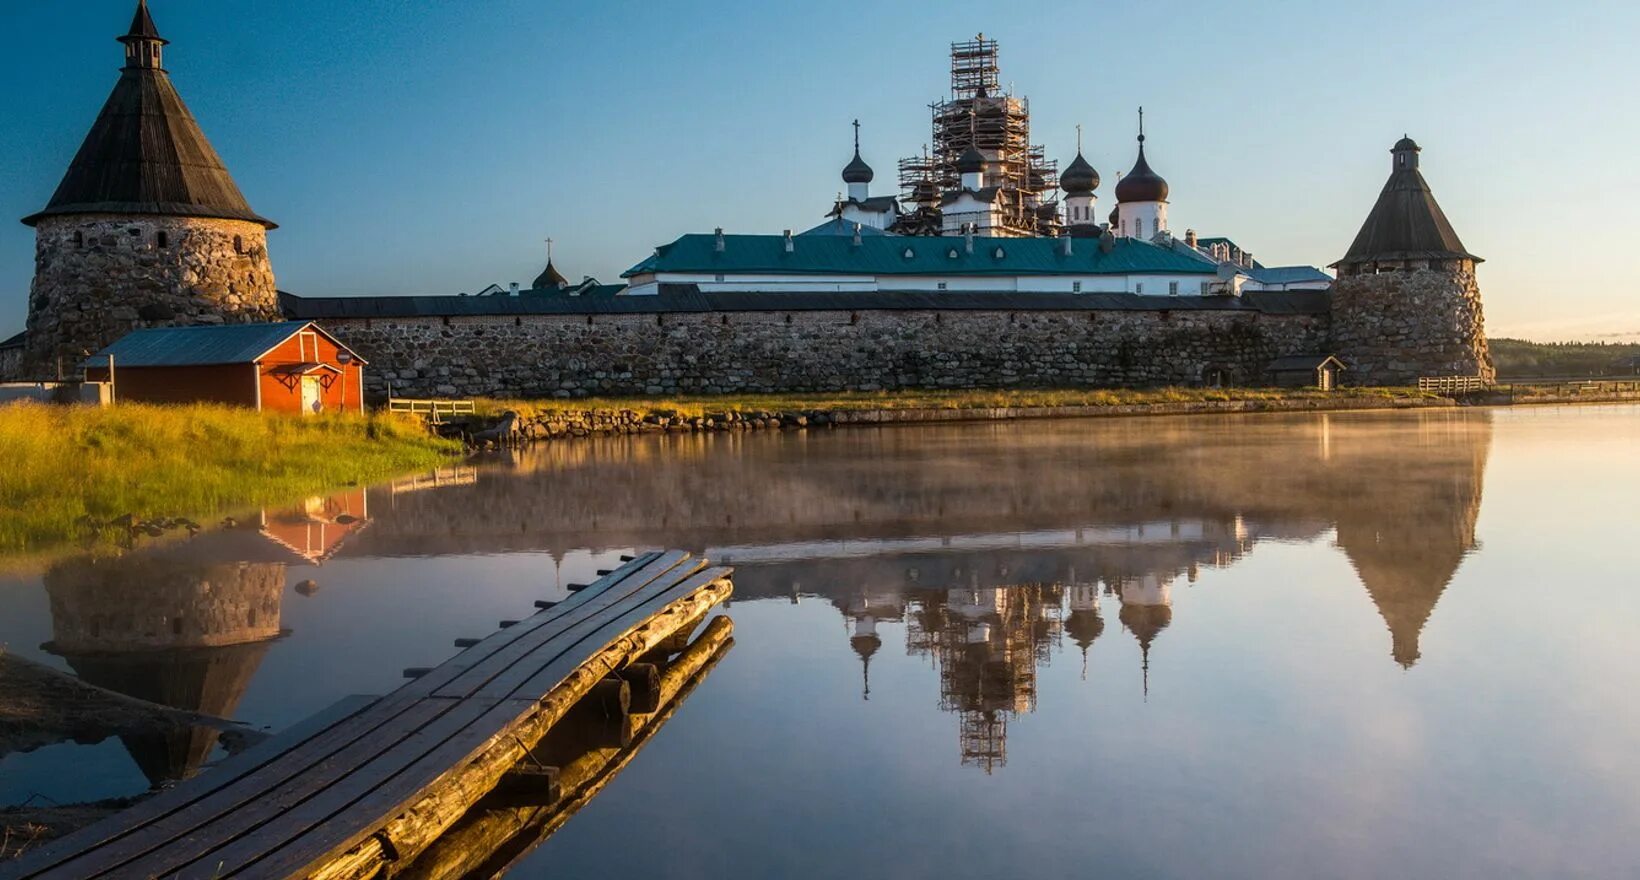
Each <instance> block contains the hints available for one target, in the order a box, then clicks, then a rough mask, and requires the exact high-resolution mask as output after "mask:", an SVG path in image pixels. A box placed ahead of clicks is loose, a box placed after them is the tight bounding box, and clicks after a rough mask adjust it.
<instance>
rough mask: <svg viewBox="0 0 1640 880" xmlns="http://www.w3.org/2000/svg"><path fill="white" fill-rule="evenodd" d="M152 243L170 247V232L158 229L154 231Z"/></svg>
mask: <svg viewBox="0 0 1640 880" xmlns="http://www.w3.org/2000/svg"><path fill="white" fill-rule="evenodd" d="M154 244H157V245H159V246H160V247H161V248H168V247H170V246H171V234H170V233H169V232H165V231H163V230H162V231H160V232H156V233H154Z"/></svg>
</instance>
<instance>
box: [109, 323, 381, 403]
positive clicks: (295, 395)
mask: <svg viewBox="0 0 1640 880" xmlns="http://www.w3.org/2000/svg"><path fill="white" fill-rule="evenodd" d="M364 366H365V362H364V359H362V358H360V357H359V356H358V355H357V354H354V353H353V351H352V350H351V349H349V348H348V347H347V346H345V345H343V344H341V343H340V342H338V341H337V340H336V338H335V337H334V336H331V335H330V334H329V333H326V332H325V330H324V328H322V327H320V326H319V325H318V324H314V323H312V322H310V321H285V322H282V323H278V324H223V325H213V326H203V327H155V328H152V329H148V330H137V331H134V332H132V333H129V334H127V335H125V336H123V337H121V338H120V340H119V341H118V342H115V343H114V344H113V345H110V346H108V347H107V348H105V349H103V350H102V351H99V352H97V353H96V354H95V355H93V356H92V357H91V358H90V359H89V360H87V361H86V362H85V373H86V378H87V379H88V380H90V381H96V382H110V381H111V382H112V383H113V385H114V399H115V400H116V401H131V402H140V403H226V404H233V405H237V406H249V407H254V408H255V409H258V410H267V411H270V412H289V413H304V414H313V413H320V412H335V411H344V412H363V411H364Z"/></svg>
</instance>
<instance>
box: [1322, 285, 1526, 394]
mask: <svg viewBox="0 0 1640 880" xmlns="http://www.w3.org/2000/svg"><path fill="white" fill-rule="evenodd" d="M1332 348H1333V350H1334V351H1335V352H1336V353H1337V354H1338V355H1339V357H1340V358H1342V359H1343V360H1344V362H1345V363H1346V364H1347V365H1348V366H1349V370H1348V371H1347V372H1346V373H1345V374H1344V381H1346V382H1347V383H1349V384H1352V385H1414V384H1417V381H1418V379H1419V378H1420V377H1423V376H1480V377H1482V378H1484V379H1486V380H1487V381H1489V382H1490V381H1493V380H1494V379H1495V378H1496V375H1497V374H1496V370H1495V369H1494V368H1493V365H1492V352H1491V349H1490V347H1489V346H1488V345H1487V342H1486V327H1485V320H1484V317H1483V315H1482V311H1481V292H1480V286H1479V285H1478V284H1477V283H1476V280H1475V274H1474V272H1473V271H1444V270H1432V269H1416V270H1411V271H1402V272H1382V273H1379V274H1375V275H1347V276H1345V277H1343V278H1340V279H1338V281H1336V282H1335V283H1334V284H1333V289H1332Z"/></svg>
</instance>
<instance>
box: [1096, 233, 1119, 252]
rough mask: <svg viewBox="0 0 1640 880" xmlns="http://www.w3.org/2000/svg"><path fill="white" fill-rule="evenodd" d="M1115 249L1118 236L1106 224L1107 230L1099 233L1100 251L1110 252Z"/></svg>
mask: <svg viewBox="0 0 1640 880" xmlns="http://www.w3.org/2000/svg"><path fill="white" fill-rule="evenodd" d="M1113 250H1116V236H1115V235H1114V234H1112V233H1111V231H1110V227H1109V226H1106V227H1105V231H1104V232H1102V233H1100V234H1099V253H1101V254H1108V253H1110V252H1111V251H1113Z"/></svg>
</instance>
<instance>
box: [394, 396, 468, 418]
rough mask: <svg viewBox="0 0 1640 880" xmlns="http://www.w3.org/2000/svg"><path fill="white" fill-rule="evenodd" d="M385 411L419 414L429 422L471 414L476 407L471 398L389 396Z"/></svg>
mask: <svg viewBox="0 0 1640 880" xmlns="http://www.w3.org/2000/svg"><path fill="white" fill-rule="evenodd" d="M387 411H388V412H393V413H404V414H405V415H415V416H421V417H423V418H425V419H426V420H427V421H429V422H442V421H444V420H445V419H447V418H450V417H451V416H470V415H473V414H474V413H475V412H477V408H476V407H475V406H474V405H473V402H472V401H471V400H430V399H429V400H421V399H416V398H410V397H390V398H388V399H387Z"/></svg>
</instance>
